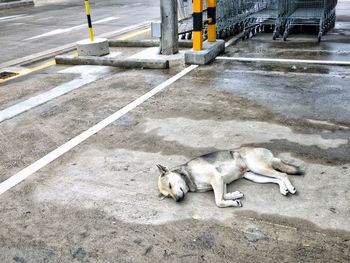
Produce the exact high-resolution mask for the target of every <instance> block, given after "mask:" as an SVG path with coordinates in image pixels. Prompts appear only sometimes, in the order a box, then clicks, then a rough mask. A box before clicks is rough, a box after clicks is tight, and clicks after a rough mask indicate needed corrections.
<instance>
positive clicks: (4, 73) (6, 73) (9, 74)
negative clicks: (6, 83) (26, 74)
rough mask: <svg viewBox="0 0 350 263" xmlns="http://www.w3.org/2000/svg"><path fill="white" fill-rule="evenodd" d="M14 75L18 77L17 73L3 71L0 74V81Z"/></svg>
mask: <svg viewBox="0 0 350 263" xmlns="http://www.w3.org/2000/svg"><path fill="white" fill-rule="evenodd" d="M16 75H18V73H16V72H8V71H3V72H0V79H8V78H11V77H13V76H16Z"/></svg>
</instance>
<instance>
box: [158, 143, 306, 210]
mask: <svg viewBox="0 0 350 263" xmlns="http://www.w3.org/2000/svg"><path fill="white" fill-rule="evenodd" d="M157 167H158V169H159V171H160V173H161V174H160V176H159V178H158V188H159V191H160V194H161V196H163V197H172V198H173V199H174V200H175V201H176V202H180V201H182V200H183V199H184V198H185V195H186V194H187V193H188V192H206V191H210V190H213V191H214V196H215V203H216V205H217V206H218V207H230V206H242V203H241V201H240V200H238V199H240V198H242V197H243V194H242V193H241V192H239V191H235V192H231V193H227V185H228V184H230V183H231V182H233V181H235V180H237V179H240V178H246V179H248V180H250V181H253V182H256V183H275V184H278V186H279V189H280V193H281V194H282V195H287V194H288V193H290V194H295V193H296V189H295V187H294V186H293V185H292V183H291V182H290V180H289V178H288V174H294V175H297V174H303V171H302V170H301V169H300V168H299V167H297V166H294V165H291V164H287V163H285V162H283V161H282V160H281V159H279V158H276V157H274V156H273V154H272V152H271V151H269V150H268V149H264V148H250V147H242V148H239V149H235V150H226V151H218V152H212V153H209V154H206V155H202V156H200V157H197V158H195V159H193V160H191V161H189V162H187V163H186V164H183V165H180V166H178V167H175V168H173V169H168V168H167V167H165V166H162V165H160V164H158V165H157Z"/></svg>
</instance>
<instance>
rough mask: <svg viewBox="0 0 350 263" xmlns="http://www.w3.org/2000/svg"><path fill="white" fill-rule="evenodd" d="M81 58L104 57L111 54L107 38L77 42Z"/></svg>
mask: <svg viewBox="0 0 350 263" xmlns="http://www.w3.org/2000/svg"><path fill="white" fill-rule="evenodd" d="M77 51H78V54H79V56H104V55H107V54H109V45H108V40H107V39H106V38H95V39H94V41H91V40H90V39H84V40H81V41H79V42H77Z"/></svg>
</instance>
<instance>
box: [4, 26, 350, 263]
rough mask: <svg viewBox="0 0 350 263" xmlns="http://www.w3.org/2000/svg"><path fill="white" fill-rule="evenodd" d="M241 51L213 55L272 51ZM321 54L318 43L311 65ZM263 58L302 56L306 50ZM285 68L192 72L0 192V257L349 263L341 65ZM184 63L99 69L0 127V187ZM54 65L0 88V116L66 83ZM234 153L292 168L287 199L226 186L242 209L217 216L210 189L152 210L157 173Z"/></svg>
mask: <svg viewBox="0 0 350 263" xmlns="http://www.w3.org/2000/svg"><path fill="white" fill-rule="evenodd" d="M331 33H332V32H331ZM341 36H343V35H341ZM249 41H250V42H249V45H247V46H246V47H244V45H245V43H243V44H238V46H232V47H230V48H228V50H227V53H226V55H228V56H229V55H230V54H234V52H236V51H237V50H239V52H243V53H244V54H252V47H253V46H254V45H253V44H250V43H261V45H262V47H261V49H262V50H264V49H265V48H264V47H268V46H271V45H276V43H278V42H273V41H272V40H269V39H268V38H267V36H266V35H261V36H257V37H256V38H254V39H252V40H249ZM254 41H255V42H254ZM291 41H292V40H291ZM250 45H251V46H250ZM257 45H258V44H257ZM310 45H311V44H310ZM312 45H314V43H313V44H312ZM341 46H342V48H343V49H344V52H345V51H346V50H349V49H348V48H347V47H348V46H347V44H345V43H344V41H342V42H341ZM333 47H334V46H328V47H327V46H324V49H325V50H326V52H324V53H322V54H321V55H320V58H321V57H322V56H324V54H333V53H334V51H336V50H334V49H333ZM275 48H276V50H279V52H280V53H281V54H284V52H287V53H288V52H295V53H298V54H300V57H301V58H302V57H303V54H304V55H306V56H307V54H308V52H309V51H308V50H309V48H308V49H305V50H300V49H297V46H294V47H293V46H285V49H287V51H286V50H284V48H283V46H282V43H281V46H279V47H276V46H275ZM316 48H319V47H315V49H316ZM266 50H267V52H269V51H268V49H266ZM293 50H294V51H293ZM303 58H305V57H303ZM323 58H324V57H323ZM293 66H294V65H279V64H248V63H229V62H221V61H215V62H214V63H213V64H211V65H208V66H203V67H199V68H197V69H195V70H194V71H193V72H191V73H190V74H188V75H186V76H184V77H183V78H181V79H180V80H178V81H177V82H175V83H174V84H172V85H171V86H170V87H169V88H167V89H166V90H164V91H163V92H161V93H159V94H157V95H156V96H154V97H152V98H151V99H149V100H148V101H146V102H145V103H143V104H142V105H140V106H139V107H137V108H136V109H134V110H133V111H131V112H129V113H128V114H126V115H124V116H123V117H122V118H121V119H119V120H117V121H115V122H114V123H112V124H111V125H109V126H108V127H106V128H105V129H103V130H102V131H101V132H99V133H97V134H96V135H94V136H92V137H91V138H89V139H88V140H86V141H85V142H83V143H82V144H80V145H78V146H77V147H76V148H74V149H73V150H71V151H69V152H68V153H66V154H64V155H63V156H61V157H60V158H58V159H57V160H55V161H54V162H52V163H51V164H49V165H47V166H45V167H44V168H42V169H41V170H40V171H38V172H36V173H35V174H33V175H32V176H30V177H29V178H28V179H26V180H25V181H24V182H22V183H20V184H19V185H17V186H16V187H14V188H13V189H11V190H9V191H7V192H6V193H4V194H2V195H1V196H0V211H1V213H0V218H1V222H2V227H1V228H0V261H1V262H151V261H152V262H160V261H165V262H168V261H169V262H188V261H194V262H206V261H207V262H219V261H220V262H234V261H240V262H348V261H349V260H350V223H349V220H348V218H349V216H350V208H349V207H350V206H349V204H350V192H349V189H350V143H349V139H350V119H349V109H350V104H349V103H350V102H349V101H350V100H349V98H350V89H349V84H348V83H349V79H350V69H349V68H348V67H334V66H308V65H306V66H302V67H299V66H297V67H296V68H294V67H293ZM185 67H186V66H185V65H183V64H182V63H181V62H180V61H174V62H172V67H171V68H170V69H169V70H120V69H110V72H109V74H108V75H107V76H106V77H104V78H103V79H99V80H97V81H95V82H93V83H90V84H87V85H85V86H83V87H81V88H79V89H77V90H75V91H73V92H70V93H68V94H66V95H63V96H60V97H58V98H56V99H54V100H52V101H50V102H48V103H46V104H43V105H41V106H39V107H36V108H34V109H31V110H30V111H28V112H26V113H23V114H20V115H18V116H16V117H14V118H12V119H10V120H6V121H3V122H1V123H0V135H1V137H0V140H1V142H0V143H1V149H0V151H1V159H0V181H4V180H5V179H7V178H9V177H10V176H12V175H13V174H15V173H16V172H18V171H20V170H21V169H23V168H25V167H26V166H28V165H29V164H31V163H33V162H34V161H36V160H38V159H39V158H41V157H42V156H44V155H45V154H47V153H48V152H50V151H51V150H53V149H55V148H57V147H58V146H60V145H62V144H63V143H65V142H66V141H68V140H69V139H71V138H72V137H74V136H75V135H77V134H79V133H81V132H83V131H84V130H86V129H88V128H89V127H91V126H93V125H94V124H95V123H97V122H99V121H101V120H102V119H104V118H106V117H108V116H109V115H110V114H112V113H114V112H115V111H117V110H119V109H120V108H122V107H123V106H125V105H127V104H128V103H129V102H131V101H132V100H134V99H136V98H138V97H140V96H141V95H143V94H144V93H146V92H147V91H149V90H151V89H152V88H154V87H155V86H157V85H158V84H160V83H162V82H163V81H165V80H166V79H168V78H170V77H171V76H174V75H175V74H176V73H178V72H180V71H181V70H182V69H183V68H185ZM63 69H73V68H69V67H62V66H54V67H51V68H48V69H46V70H43V71H41V72H39V73H38V74H36V75H31V76H27V77H22V78H18V79H16V80H13V81H9V82H7V84H6V85H5V86H2V87H4V88H3V89H2V90H1V95H2V97H3V98H4V97H6V96H7V95H9V96H12V97H9V98H11V99H8V100H6V99H2V101H1V105H4V106H2V107H1V108H4V107H7V105H10V104H11V101H12V103H13V104H14V103H16V102H20V101H22V100H23V99H26V98H28V97H30V96H31V95H32V96H34V95H36V94H37V93H38V92H39V91H40V90H42V91H46V90H47V89H50V88H51V87H54V86H57V85H60V84H62V83H65V82H69V81H70V80H71V79H74V78H76V77H77V75H76V74H72V73H62V72H61V73H59V72H60V71H62V70H63ZM71 72H72V71H71ZM43 83H44V84H45V85H44V84H43ZM25 87H28V88H27V89H26V88H25ZM11 88H13V89H14V90H16V91H18V94H16V95H12V92H11ZM20 91H22V92H20ZM2 103H3V104H2ZM244 145H250V146H259V147H260V146H262V147H266V148H269V149H271V150H272V151H273V152H274V153H275V154H276V155H277V156H279V157H281V158H282V159H284V160H286V161H288V162H291V163H294V164H298V165H301V166H303V167H304V168H305V169H306V174H305V175H304V176H291V181H292V183H293V184H294V185H295V187H296V188H297V191H298V192H297V194H296V195H294V196H288V197H285V196H282V195H281V194H280V193H279V191H278V187H277V186H275V185H270V184H266V185H261V184H255V183H251V182H248V181H246V180H239V181H237V182H234V183H233V184H232V185H230V187H229V190H230V191H234V190H239V191H241V192H243V193H244V194H245V197H244V198H243V199H242V202H243V208H227V209H220V208H217V207H216V206H215V203H214V196H213V193H212V192H207V193H200V194H199V193H191V194H188V195H187V196H186V199H185V200H184V202H183V203H180V204H178V203H175V202H174V201H173V200H170V199H165V200H162V201H160V200H159V198H158V189H157V183H156V182H157V176H158V171H157V168H156V166H155V165H156V164H158V163H161V164H163V165H167V166H169V167H173V166H176V165H178V164H181V163H184V162H186V161H187V160H189V159H191V158H193V157H196V156H198V155H201V154H203V153H206V152H210V151H213V150H218V149H229V148H235V147H240V146H244Z"/></svg>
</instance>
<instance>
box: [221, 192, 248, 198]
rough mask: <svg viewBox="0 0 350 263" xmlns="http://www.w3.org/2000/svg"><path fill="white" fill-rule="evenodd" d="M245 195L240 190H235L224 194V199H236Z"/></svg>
mask: <svg viewBox="0 0 350 263" xmlns="http://www.w3.org/2000/svg"><path fill="white" fill-rule="evenodd" d="M243 196H244V195H243V194H242V193H241V192H240V191H235V192H232V193H226V194H225V195H224V199H226V200H235V199H239V198H242V197H243Z"/></svg>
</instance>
